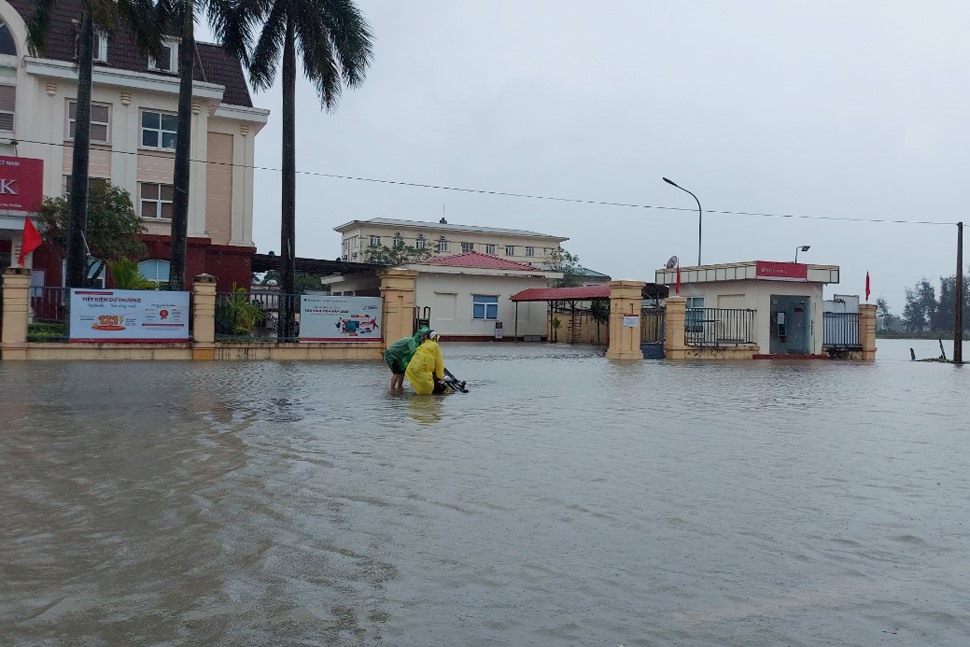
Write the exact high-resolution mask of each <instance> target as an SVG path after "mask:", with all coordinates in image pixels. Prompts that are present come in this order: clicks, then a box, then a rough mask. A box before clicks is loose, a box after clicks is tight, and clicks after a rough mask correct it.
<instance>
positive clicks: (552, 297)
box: [511, 285, 610, 301]
mask: <svg viewBox="0 0 970 647" xmlns="http://www.w3.org/2000/svg"><path fill="white" fill-rule="evenodd" d="M511 298H512V300H513V301H588V300H590V299H609V298H610V286H608V285H584V286H582V287H578V288H528V289H526V290H522V291H521V292H517V293H515V294H513V295H512V297H511Z"/></svg>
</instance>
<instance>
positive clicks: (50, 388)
mask: <svg viewBox="0 0 970 647" xmlns="http://www.w3.org/2000/svg"><path fill="white" fill-rule="evenodd" d="M919 344H920V343H919V342H910V341H908V340H880V342H879V360H878V361H877V362H875V363H873V364H861V363H851V362H819V361H807V362H806V361H790V362H737V363H736V362H725V363H693V364H690V363H687V364H678V363H667V362H663V361H645V362H626V363H618V362H611V361H609V360H606V359H605V358H603V357H602V354H601V352H600V351H597V350H596V349H593V348H590V347H567V346H559V345H556V346H552V345H524V344H521V345H516V344H497V345H496V344H482V345H458V344H446V345H445V347H444V352H445V355H446V359H447V361H448V365H449V367H450V368H451V369H452V370H453V371H454V372H455V373H456V374H458V375H460V376H461V378H462V379H464V380H467V381H468V386H469V389H470V393H468V394H450V395H447V396H438V397H435V396H415V395H413V394H412V393H410V392H409V391H407V390H406V391H405V392H404V393H403V394H402V393H390V392H388V391H387V388H386V385H387V378H388V376H387V374H386V371H387V369H386V367H385V366H384V365H383V363H380V362H370V363H358V362H348V363H309V362H307V363H288V362H252V363H235V364H229V363H218V364H217V363H178V362H172V363H164V362H152V363H147V362H146V363H139V362H131V363H67V362H65V363H43V364H42V363H33V364H20V363H12V362H2V363H0V397H2V400H0V518H2V519H3V526H2V531H0V554H2V555H3V556H4V559H3V560H2V561H0V581H2V582H3V586H2V587H0V636H2V637H3V638H2V640H0V644H3V645H61V644H65V645H75V644H76V645H197V644H198V645H201V644H209V645H270V644H273V645H276V644H279V645H295V644H312V645H372V644H384V645H395V646H397V645H415V646H424V645H455V644H457V645H619V644H623V645H671V644H677V645H744V646H749V645H829V644H839V645H864V646H870V645H872V646H874V645H885V644H895V645H957V644H964V643H965V638H966V636H967V635H970V612H968V611H967V608H966V604H965V601H966V600H967V599H968V598H970V584H968V583H967V581H966V578H965V574H966V572H968V571H970V548H968V546H970V512H968V508H967V506H966V501H967V500H968V495H970V477H968V476H967V475H968V474H970V470H968V467H970V465H968V463H970V461H968V458H967V454H966V452H965V446H966V434H967V431H966V430H967V425H966V423H965V421H964V419H963V417H964V415H965V404H964V403H966V402H967V401H968V396H970V388H968V377H967V376H968V375H970V374H968V373H967V372H966V369H965V368H963V367H954V366H949V365H941V364H927V363H920V362H910V361H909V348H910V347H911V346H913V347H915V348H916V352H917V355H918V356H920V357H923V356H934V355H933V352H934V351H933V350H932V349H933V348H935V352H936V353H937V354H938V351H939V348H938V345H936V344H935V342H928V343H927V345H928V346H929V348H930V349H931V350H929V351H927V350H925V348H924V347H923V346H920V345H919ZM927 353H929V355H927ZM947 353H948V356H949V355H950V354H952V344H951V345H950V347H948V348H947Z"/></svg>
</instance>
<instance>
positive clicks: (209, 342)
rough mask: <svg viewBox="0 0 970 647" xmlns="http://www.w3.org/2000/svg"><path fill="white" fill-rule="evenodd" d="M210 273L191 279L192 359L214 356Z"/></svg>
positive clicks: (213, 285) (213, 279) (215, 281)
mask: <svg viewBox="0 0 970 647" xmlns="http://www.w3.org/2000/svg"><path fill="white" fill-rule="evenodd" d="M217 284H218V279H216V277H214V276H212V275H211V274H199V275H198V276H196V277H195V278H193V279H192V359H202V360H209V359H215V358H216V344H215V340H216V285H217Z"/></svg>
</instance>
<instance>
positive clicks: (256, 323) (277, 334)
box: [215, 288, 300, 342]
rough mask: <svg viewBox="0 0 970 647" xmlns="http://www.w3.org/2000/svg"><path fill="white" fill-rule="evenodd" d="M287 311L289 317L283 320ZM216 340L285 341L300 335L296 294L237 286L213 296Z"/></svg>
mask: <svg viewBox="0 0 970 647" xmlns="http://www.w3.org/2000/svg"><path fill="white" fill-rule="evenodd" d="M287 313H289V320H287ZM215 319H216V339H220V340H239V341H243V340H245V341H260V340H261V341H266V342H277V341H280V342H286V341H297V340H298V339H299V336H300V295H299V294H281V293H280V292H276V291H268V290H257V291H253V292H247V291H246V290H245V289H243V288H238V289H236V290H234V291H232V292H220V293H218V294H217V295H216V313H215Z"/></svg>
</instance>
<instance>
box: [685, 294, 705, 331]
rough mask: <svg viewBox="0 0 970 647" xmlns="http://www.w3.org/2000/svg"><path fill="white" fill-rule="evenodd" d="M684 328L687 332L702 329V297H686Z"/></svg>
mask: <svg viewBox="0 0 970 647" xmlns="http://www.w3.org/2000/svg"><path fill="white" fill-rule="evenodd" d="M686 305H687V310H686V312H685V315H684V329H685V330H686V331H687V332H703V331H704V297H687V304H686Z"/></svg>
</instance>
